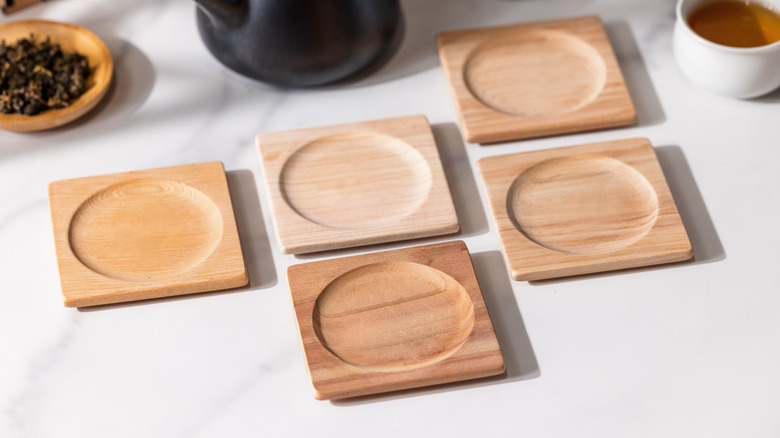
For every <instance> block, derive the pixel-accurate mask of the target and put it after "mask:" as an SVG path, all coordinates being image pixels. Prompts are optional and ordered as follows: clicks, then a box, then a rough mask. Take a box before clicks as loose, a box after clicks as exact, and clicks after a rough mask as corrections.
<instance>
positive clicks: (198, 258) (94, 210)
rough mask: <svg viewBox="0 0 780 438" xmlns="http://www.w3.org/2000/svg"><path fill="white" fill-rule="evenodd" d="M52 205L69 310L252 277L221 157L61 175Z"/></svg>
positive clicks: (215, 286) (54, 185) (209, 288)
mask: <svg viewBox="0 0 780 438" xmlns="http://www.w3.org/2000/svg"><path fill="white" fill-rule="evenodd" d="M49 204H50V207H51V214H52V223H53V226H54V238H55V245H56V249H57V260H58V264H59V269H60V279H61V283H62V293H63V296H64V303H65V305H66V306H68V307H82V306H94V305H100V304H109V303H118V302H125V301H135V300H143V299H149V298H159V297H166V296H173V295H182V294H189V293H196V292H205V291H212V290H219V289H227V288H232V287H238V286H243V285H245V284H246V283H247V282H248V280H249V279H248V276H247V274H246V268H245V266H244V259H243V254H242V252H241V245H240V242H239V239H238V231H237V228H236V224H235V218H234V217H233V208H232V204H231V201H230V193H229V192H228V187H227V180H226V178H225V171H224V168H223V167H222V164H221V163H218V162H212V163H200V164H190V165H184V166H176V167H169V168H162V169H151V170H143V171H136V172H126V173H120V174H113V175H102V176H95V177H87V178H80V179H74V180H67V181H58V182H54V183H52V184H50V185H49Z"/></svg>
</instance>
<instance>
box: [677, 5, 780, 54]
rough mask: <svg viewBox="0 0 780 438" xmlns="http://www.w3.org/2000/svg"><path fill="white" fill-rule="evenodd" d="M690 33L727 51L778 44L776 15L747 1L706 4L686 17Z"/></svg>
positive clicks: (778, 17)
mask: <svg viewBox="0 0 780 438" xmlns="http://www.w3.org/2000/svg"><path fill="white" fill-rule="evenodd" d="M688 24H689V25H690V27H691V29H693V31H694V32H696V33H697V34H699V35H700V36H702V37H703V38H706V39H708V40H710V41H712V42H714V43H717V44H722V45H724V46H731V47H758V46H763V45H767V44H772V43H774V42H776V41H780V14H778V11H776V10H775V8H774V7H773V6H771V5H763V4H761V3H757V2H752V1H750V0H745V1H735V0H725V1H718V2H714V3H708V4H704V5H702V6H700V7H699V8H697V9H695V10H694V11H693V12H692V13H691V15H690V16H689V17H688Z"/></svg>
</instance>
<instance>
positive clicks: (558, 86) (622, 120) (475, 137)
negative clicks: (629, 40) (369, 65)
mask: <svg viewBox="0 0 780 438" xmlns="http://www.w3.org/2000/svg"><path fill="white" fill-rule="evenodd" d="M436 41H437V44H438V46H439V58H440V59H441V63H442V66H443V68H444V73H445V75H446V77H447V81H448V82H449V85H450V91H451V93H452V97H453V100H454V101H455V108H456V110H457V113H458V117H459V119H460V125H461V129H462V131H463V136H464V137H465V138H466V140H467V141H469V142H473V143H493V142H500V141H507V140H518V139H523V138H529V137H538V136H545V135H555V134H563V133H568V132H577V131H586V130H593V129H602V128H610V127H615V126H624V125H631V124H634V123H636V110H635V109H634V104H633V103H632V102H631V96H630V95H629V94H628V90H627V89H626V84H625V82H624V81H623V75H622V74H621V72H620V67H619V65H618V62H617V59H616V58H615V54H614V52H613V50H612V46H611V45H610V43H609V39H608V38H607V33H606V31H605V30H604V26H603V25H602V23H601V19H599V18H598V17H594V16H591V17H578V18H569V19H564V20H555V21H544V22H537V23H526V24H517V25H512V26H502V27H492V28H482V29H471V30H461V31H455V32H447V33H442V34H439V35H437V39H436Z"/></svg>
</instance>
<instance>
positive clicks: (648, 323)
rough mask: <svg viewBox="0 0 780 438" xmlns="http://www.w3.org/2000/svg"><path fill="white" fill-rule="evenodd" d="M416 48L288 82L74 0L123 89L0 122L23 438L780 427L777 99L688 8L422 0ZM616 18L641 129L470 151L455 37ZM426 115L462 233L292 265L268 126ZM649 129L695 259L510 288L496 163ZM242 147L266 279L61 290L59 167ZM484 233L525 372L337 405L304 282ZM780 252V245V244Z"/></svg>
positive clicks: (1, 309)
mask: <svg viewBox="0 0 780 438" xmlns="http://www.w3.org/2000/svg"><path fill="white" fill-rule="evenodd" d="M402 7H403V10H404V14H405V17H406V34H405V37H404V40H403V42H402V43H401V46H400V48H399V50H398V52H397V53H396V55H395V56H394V57H393V58H392V59H391V60H390V61H389V63H387V64H386V65H385V66H384V67H382V68H381V69H380V70H378V71H377V72H375V73H374V74H373V75H371V76H369V77H366V78H364V79H362V80H360V81H358V82H356V83H351V84H346V85H341V86H331V87H324V88H318V89H306V90H284V89H277V88H273V87H270V86H267V85H263V84H260V83H257V82H254V81H252V80H250V79H246V78H244V77H241V76H239V75H237V74H235V73H232V72H231V71H229V70H227V69H226V68H224V67H223V66H222V65H221V64H220V63H219V62H218V61H216V60H215V59H214V58H213V57H212V56H211V54H210V53H209V52H208V51H207V50H206V48H205V47H204V45H203V44H202V42H201V40H200V38H199V36H198V32H197V28H196V24H195V4H194V2H187V1H174V0H133V1H130V0H117V1H100V0H79V1H75V0H60V1H51V2H45V3H42V4H40V5H35V6H32V7H30V8H28V9H25V10H23V11H20V12H17V13H14V14H12V15H9V16H0V24H2V23H7V22H10V21H12V20H18V19H25V18H45V19H52V20H58V21H65V22H72V23H75V24H79V25H81V26H83V27H85V28H87V29H89V30H91V31H92V32H94V33H95V34H97V35H98V36H99V37H100V38H101V39H102V40H103V41H104V42H105V43H106V44H107V46H108V47H109V49H110V51H111V53H112V55H113V57H114V61H115V75H114V84H113V86H112V88H111V89H110V90H109V93H108V96H107V98H106V100H105V101H104V102H103V103H102V104H101V105H100V106H99V107H98V108H97V109H96V110H95V111H93V112H91V113H90V114H88V115H87V116H86V117H85V118H83V119H81V120H79V121H77V122H74V123H73V124H71V125H68V126H65V127H62V128H58V129H55V130H51V131H44V132H38V133H13V132H8V131H0V181H1V182H2V184H0V200H1V203H2V208H0V279H2V286H0V290H1V291H2V298H3V300H2V301H3V305H2V306H0V332H1V333H2V334H1V335H0V352H1V353H0V357H1V359H0V371H2V372H0V436H3V437H52V436H57V437H71V436H72V437H112V438H118V437H138V436H146V437H157V436H159V437H210V436H233V437H237V436H258V435H261V436H303V435H304V434H317V435H318V436H400V435H408V436H473V435H475V434H479V435H480V436H494V435H499V434H501V435H507V434H511V435H522V436H528V437H572V436H578V437H612V436H614V437H625V436H631V437H657V436H675V437H684V436H707V437H711V438H712V437H734V436H745V437H753V438H757V437H777V436H780V419H778V418H779V417H778V416H777V412H778V408H780V372H778V370H780V348H778V342H779V341H780V318H778V315H780V276H778V275H776V270H777V267H778V265H779V264H780V255H779V254H780V253H779V252H778V251H777V248H775V245H780V233H778V230H777V224H778V223H780V199H779V195H780V172H778V171H777V166H776V164H777V162H778V159H780V153H778V149H779V148H778V140H777V138H778V136H777V134H778V131H777V120H778V118H779V116H780V92H778V91H776V92H774V93H772V94H770V95H768V96H764V97H761V98H757V99H752V100H734V99H729V98H725V97H720V96H717V95H713V94H711V93H708V92H706V91H703V90H701V89H699V88H697V87H696V86H694V85H692V84H691V83H689V82H688V81H687V80H686V79H685V78H684V77H683V76H681V74H680V72H679V71H678V69H677V67H676V65H675V62H674V59H673V55H672V50H671V37H672V27H673V24H674V2H673V1H670V0H664V1H649V0H642V1H633V2H625V1H619V0H593V1H588V2H582V1H574V0H553V1H550V0H548V1H540V0H524V1H519V0H517V1H509V0H502V1H499V0H447V1H445V0H405V1H402ZM580 15H598V16H600V17H601V19H602V20H603V22H604V24H605V27H606V29H607V34H608V36H609V39H610V41H611V43H612V45H613V47H614V50H615V52H616V54H617V58H618V62H619V65H620V68H621V70H622V72H623V76H624V78H625V81H626V84H627V86H628V89H629V92H630V95H631V98H632V99H633V102H634V105H635V107H636V110H637V118H638V123H637V124H636V125H634V126H631V127H627V128H616V129H607V130H601V131H593V132H584V133H575V134H567V135H558V136H551V137H545V138H537V139H529V140H523V141H510V142H504V143H500V144H494V145H487V146H481V145H478V144H471V143H468V142H466V141H464V139H463V136H462V135H461V133H460V130H459V127H458V119H457V115H456V111H455V108H454V106H453V102H452V99H451V97H450V93H449V89H448V86H447V83H446V79H445V74H444V72H443V71H442V68H441V66H440V63H439V59H438V56H437V53H436V42H435V36H436V35H437V34H438V33H440V32H443V31H450V30H458V29H465V28H473V27H482V26H492V25H501V24H510V23H520V22H532V21H539V20H547V19H554V18H564V17H574V16H580ZM416 114H422V115H424V116H426V117H427V118H428V120H429V121H430V123H431V125H432V129H433V133H434V137H435V139H436V143H437V147H438V149H439V153H440V155H441V159H442V163H443V165H444V170H445V173H446V177H447V180H448V182H449V186H450V190H451V192H452V196H453V201H454V204H455V208H456V211H457V215H458V219H459V221H460V226H461V231H460V232H459V233H458V234H456V235H454V236H453V235H450V236H441V237H432V238H424V239H418V240H414V241H411V242H398V243H389V244H381V245H372V246H367V247H361V248H353V249H349V250H338V251H333V252H328V253H323V254H314V255H306V256H293V255H283V254H282V253H281V251H280V250H279V245H278V241H277V238H276V236H275V234H274V231H273V221H272V218H271V208H270V204H269V197H268V192H267V190H266V186H265V184H264V182H263V176H262V175H263V174H262V171H261V168H260V161H259V158H258V152H257V150H256V146H255V142H254V139H255V136H256V135H258V134H260V133H265V132H273V131H281V130H290V129H298V128H308V127H315V126H326V125H332V124H340V123H349V122H359V121H364V120H376V119H383V118H389V117H399V116H407V115H416ZM635 137H646V138H648V139H649V140H650V142H651V143H652V145H653V146H654V148H655V152H656V154H657V156H658V159H659V161H660V164H661V167H662V168H663V172H664V174H665V176H666V178H667V181H668V183H669V187H670V189H671V192H672V194H673V197H674V199H675V201H676V203H677V207H678V209H679V212H680V215H681V217H682V220H683V223H684V225H685V229H686V230H687V232H688V235H689V237H690V240H691V243H692V245H693V249H694V253H695V256H694V259H693V260H691V261H688V262H681V263H675V264H670V265H659V266H655V267H649V268H637V269H631V270H625V271H616V272H608V273H602V274H593V275H586V276H581V277H573V278H568V279H559V280H546V281H536V282H530V283H529V282H522V281H514V280H511V279H510V276H509V273H508V270H507V267H506V265H505V263H504V259H503V257H502V254H501V244H500V241H499V237H498V233H497V230H496V228H495V225H494V224H493V222H492V219H491V214H490V209H489V205H488V201H487V197H486V193H485V190H484V186H483V183H482V181H481V179H480V176H479V172H478V169H477V166H476V164H477V161H478V160H479V159H480V158H483V157H488V156H494V155H502V154H508V153H514V152H523V151H531V150H540V149H547V148H554V147H559V146H570V145H578V144H585V143H593V142H600V141H608V140H619V139H626V138H635ZM205 161H221V162H222V163H224V166H225V168H226V170H227V178H228V183H229V186H230V192H231V196H232V198H233V205H234V210H235V215H236V221H237V224H238V229H239V233H240V236H241V243H242V247H243V250H244V257H245V261H246V264H247V268H248V271H249V277H250V283H249V285H248V286H246V287H242V288H239V289H234V290H227V291H220V292H211V293H204V294H197V295H190V296H186V297H179V298H165V299H157V300H151V301H144V302H137V303H126V304H116V305H108V306H101V307H95V308H84V309H73V308H66V307H64V306H63V304H62V297H61V292H60V281H59V274H58V269H57V261H56V256H55V250H54V240H53V236H52V225H51V217H50V212H49V206H48V194H47V193H48V192H47V187H48V184H49V183H51V182H53V181H58V180H63V179H70V178H78V177H83V176H92V175H102V174H109V173H115V172H125V171H131V170H141V169H148V168H157V167H164V166H173V165H179V164H188V163H197V162H205ZM457 239H460V240H463V241H464V242H465V243H466V245H467V247H468V249H469V251H470V253H471V257H472V261H473V264H474V268H475V271H476V274H477V278H478V280H479V284H480V287H481V289H482V292H483V295H484V298H485V302H486V305H487V307H488V310H489V313H490V317H491V319H492V322H493V325H494V328H495V332H496V335H497V338H498V341H499V344H500V347H501V351H502V353H503V356H504V361H505V365H506V373H505V374H504V375H501V376H498V377H494V378H488V379H481V380H475V381H469V382H462V383H453V384H447V385H443V386H434V387H428V388H420V389H415V390H407V391H400V392H395V393H390V394H384V395H376V396H370V397H363V398H358V399H352V400H344V401H334V402H329V401H317V400H315V399H314V398H313V396H312V391H311V387H310V383H309V380H308V377H307V374H306V368H305V364H304V358H303V354H302V351H301V345H300V342H299V339H298V334H297V331H296V325H295V318H294V314H293V308H292V305H291V300H290V296H289V292H288V289H287V278H286V271H287V268H288V267H289V266H292V265H296V264H300V263H304V262H309V261H315V260H322V259H327V258H334V257H343V256H345V255H353V254H362V253H368V252H375V251H378V250H384V249H395V248H405V247H409V246H415V245H420V244H425V243H436V242H445V241H450V240H457ZM773 248H774V249H773Z"/></svg>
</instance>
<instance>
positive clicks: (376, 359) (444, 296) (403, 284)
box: [313, 261, 474, 371]
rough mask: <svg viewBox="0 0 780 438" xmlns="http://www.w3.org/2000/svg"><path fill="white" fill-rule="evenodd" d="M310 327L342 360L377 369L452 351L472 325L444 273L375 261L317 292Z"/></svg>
mask: <svg viewBox="0 0 780 438" xmlns="http://www.w3.org/2000/svg"><path fill="white" fill-rule="evenodd" d="M313 319H314V330H315V331H316V333H317V336H318V337H319V339H320V342H321V343H322V345H324V346H325V347H326V348H327V349H328V350H330V351H331V352H332V353H333V354H335V355H336V356H338V357H339V358H341V359H342V360H343V361H344V362H347V363H349V364H352V365H354V366H358V367H361V368H366V369H371V370H375V371H399V370H405V369H413V368H418V367H422V366H425V365H428V364H431V363H433V362H437V361H440V360H442V359H444V358H446V357H448V356H450V355H451V354H452V353H454V352H455V351H456V350H457V349H458V348H460V346H461V345H463V343H464V342H466V339H467V338H468V337H469V334H470V333H471V330H472V328H473V327H474V305H473V303H472V301H471V297H469V295H468V293H467V292H466V290H465V289H464V288H463V286H461V285H460V283H458V282H457V281H455V279H453V278H452V277H450V276H449V275H447V274H445V273H443V272H441V271H439V270H437V269H434V268H431V267H428V266H425V265H421V264H418V263H411V262H400V261H392V262H380V263H373V264H369V265H365V266H361V267H359V268H356V269H353V270H351V271H349V272H347V273H345V274H342V275H341V276H339V277H338V278H336V279H335V280H333V281H332V282H331V283H330V284H328V286H327V287H326V288H325V289H324V290H323V291H322V293H321V294H320V296H319V297H318V298H317V303H316V305H315V307H314V315H313Z"/></svg>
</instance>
